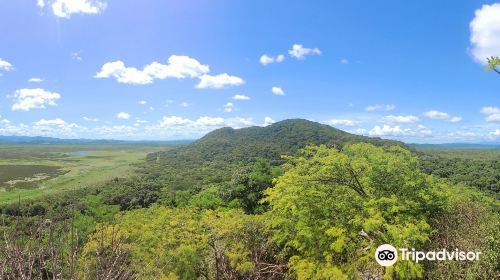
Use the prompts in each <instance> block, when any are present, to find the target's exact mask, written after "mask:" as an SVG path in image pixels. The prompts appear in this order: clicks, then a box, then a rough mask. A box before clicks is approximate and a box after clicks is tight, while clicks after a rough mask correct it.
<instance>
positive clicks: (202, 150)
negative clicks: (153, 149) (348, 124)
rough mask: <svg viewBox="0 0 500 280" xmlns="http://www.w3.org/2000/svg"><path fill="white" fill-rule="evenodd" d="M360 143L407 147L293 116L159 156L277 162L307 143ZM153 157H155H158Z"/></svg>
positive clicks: (213, 135)
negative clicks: (259, 159)
mask: <svg viewBox="0 0 500 280" xmlns="http://www.w3.org/2000/svg"><path fill="white" fill-rule="evenodd" d="M357 142H365V143H371V144H374V145H377V146H382V145H400V146H404V144H403V143H402V142H398V141H392V140H384V139H380V138H371V137H366V136H360V135H354V134H351V133H347V132H345V131H342V130H339V129H336V128H333V127H331V126H328V125H324V124H320V123H317V122H312V121H308V120H303V119H290V120H284V121H280V122H277V123H274V124H272V125H269V126H266V127H258V126H254V127H248V128H241V129H233V128H230V127H225V128H221V129H217V130H214V131H212V132H210V133H208V134H207V135H206V136H204V137H203V138H201V139H199V140H198V141H196V142H194V143H193V144H191V145H188V146H186V147H183V148H180V149H176V150H172V151H168V152H164V153H160V154H159V158H160V159H164V158H171V157H179V156H180V157H189V158H192V159H194V158H196V159H197V160H201V161H214V160H215V161H219V160H221V161H225V162H249V161H253V160H255V158H257V157H262V158H266V159H268V160H271V161H274V160H279V159H280V157H281V156H282V155H286V154H292V153H294V152H295V151H297V150H298V149H300V148H303V147H305V146H307V145H320V144H325V145H328V146H336V147H342V146H343V145H344V144H346V143H357ZM153 158H154V159H155V160H156V156H153Z"/></svg>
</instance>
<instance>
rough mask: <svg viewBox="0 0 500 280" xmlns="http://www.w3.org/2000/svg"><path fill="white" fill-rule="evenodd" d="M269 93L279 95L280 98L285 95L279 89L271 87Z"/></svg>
mask: <svg viewBox="0 0 500 280" xmlns="http://www.w3.org/2000/svg"><path fill="white" fill-rule="evenodd" d="M271 92H272V93H273V94H275V95H281V96H283V95H285V92H284V91H283V89H282V88H280V87H272V88H271Z"/></svg>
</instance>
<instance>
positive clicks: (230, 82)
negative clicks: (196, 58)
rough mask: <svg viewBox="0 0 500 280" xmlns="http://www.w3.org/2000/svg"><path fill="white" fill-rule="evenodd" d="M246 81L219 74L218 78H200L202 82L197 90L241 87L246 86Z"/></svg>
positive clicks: (205, 76) (206, 76)
mask: <svg viewBox="0 0 500 280" xmlns="http://www.w3.org/2000/svg"><path fill="white" fill-rule="evenodd" d="M244 83H245V81H244V80H243V79H242V78H240V77H236V76H231V75H228V74H227V73H223V74H219V75H216V76H212V75H207V74H205V75H203V76H201V77H200V82H199V83H198V84H197V85H196V88H199V89H204V88H216V89H219V88H225V87H228V86H239V85H242V84H244Z"/></svg>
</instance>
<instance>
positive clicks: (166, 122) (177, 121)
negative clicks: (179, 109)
mask: <svg viewBox="0 0 500 280" xmlns="http://www.w3.org/2000/svg"><path fill="white" fill-rule="evenodd" d="M189 123H191V120H189V119H186V118H182V117H178V116H170V117H163V119H162V120H161V121H160V126H161V127H169V126H180V125H181V126H182V125H186V124H189Z"/></svg>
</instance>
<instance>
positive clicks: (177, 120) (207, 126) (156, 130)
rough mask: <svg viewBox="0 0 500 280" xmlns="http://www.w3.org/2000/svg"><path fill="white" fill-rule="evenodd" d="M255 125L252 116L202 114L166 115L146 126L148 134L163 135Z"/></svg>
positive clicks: (192, 133) (187, 134)
mask: <svg viewBox="0 0 500 280" xmlns="http://www.w3.org/2000/svg"><path fill="white" fill-rule="evenodd" d="M252 125H255V123H254V122H253V120H252V119H251V118H243V117H233V118H227V119H226V118H222V117H210V116H201V117H199V118H197V119H188V118H184V117H179V116H165V117H163V119H162V120H161V121H159V122H158V123H156V124H150V125H147V126H145V131H146V133H148V134H154V135H161V136H183V137H190V136H200V135H203V134H205V133H207V132H209V131H212V130H214V129H217V128H221V127H233V128H241V127H248V126H252Z"/></svg>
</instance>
